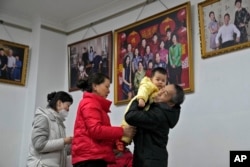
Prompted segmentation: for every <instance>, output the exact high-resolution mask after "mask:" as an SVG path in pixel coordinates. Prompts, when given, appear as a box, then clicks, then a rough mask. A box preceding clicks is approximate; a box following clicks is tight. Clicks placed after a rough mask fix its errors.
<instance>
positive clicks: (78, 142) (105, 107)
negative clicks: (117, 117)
mask: <svg viewBox="0 0 250 167" xmlns="http://www.w3.org/2000/svg"><path fill="white" fill-rule="evenodd" d="M78 87H79V88H80V89H82V91H84V93H83V98H82V100H81V101H80V103H79V106H78V110H77V115H76V120H75V126H74V138H73V141H72V164H73V166H74V167H107V164H108V163H113V162H115V155H114V153H113V145H114V142H115V140H117V139H121V137H122V136H123V135H126V136H129V137H133V136H134V134H135V129H134V128H133V127H129V126H126V127H114V126H111V124H110V119H109V116H108V112H110V110H109V108H110V105H111V101H109V100H107V99H106V98H107V96H108V94H109V93H110V90H109V88H110V80H109V78H108V77H107V76H106V75H104V74H102V73H93V74H92V75H90V76H89V77H88V79H87V80H82V81H81V82H79V84H78Z"/></svg>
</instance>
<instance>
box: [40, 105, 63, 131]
mask: <svg viewBox="0 0 250 167" xmlns="http://www.w3.org/2000/svg"><path fill="white" fill-rule="evenodd" d="M38 111H39V112H37V114H39V113H42V114H45V115H47V116H48V118H49V119H50V120H51V121H56V122H57V123H59V124H61V125H62V126H63V127H64V128H65V125H64V123H63V121H64V120H62V119H61V118H60V117H59V114H58V113H57V112H56V111H55V110H53V109H52V108H46V109H43V108H41V107H38Z"/></svg>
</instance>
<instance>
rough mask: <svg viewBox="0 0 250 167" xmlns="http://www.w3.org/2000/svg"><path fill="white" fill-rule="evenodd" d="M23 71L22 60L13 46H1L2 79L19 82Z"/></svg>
mask: <svg viewBox="0 0 250 167" xmlns="http://www.w3.org/2000/svg"><path fill="white" fill-rule="evenodd" d="M21 73H22V60H21V59H20V56H19V54H18V53H15V52H14V50H13V49H12V48H0V79H7V80H12V81H17V82H19V81H20V80H21Z"/></svg>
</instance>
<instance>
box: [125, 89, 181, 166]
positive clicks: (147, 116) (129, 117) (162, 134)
mask: <svg viewBox="0 0 250 167" xmlns="http://www.w3.org/2000/svg"><path fill="white" fill-rule="evenodd" d="M183 101H184V91H183V89H182V88H181V87H180V86H178V85H176V84H170V85H166V86H165V88H163V89H161V90H160V91H159V93H158V95H157V96H156V98H155V99H154V103H152V104H151V105H150V108H149V110H148V111H143V108H140V107H138V102H137V100H134V101H133V102H132V104H131V106H130V108H129V110H128V112H127V113H126V115H125V120H126V121H127V123H128V124H129V125H132V126H136V129H137V130H136V135H135V136H134V138H133V140H134V146H135V147H134V157H133V167H155V166H157V167H167V164H168V152H167V148H166V146H167V142H168V133H169V129H170V128H173V127H174V126H175V125H176V124H177V122H178V120H179V115H180V105H181V104H182V103H183Z"/></svg>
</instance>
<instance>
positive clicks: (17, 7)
mask: <svg viewBox="0 0 250 167" xmlns="http://www.w3.org/2000/svg"><path fill="white" fill-rule="evenodd" d="M151 1H152V0H151ZM145 2H148V0H0V17H1V14H3V13H4V14H7V15H8V16H11V17H15V18H19V19H26V20H29V21H30V20H31V19H32V18H33V17H34V16H36V17H40V18H41V19H42V20H45V21H46V22H51V23H52V22H53V23H56V24H58V25H59V24H60V25H62V26H64V27H65V26H67V25H69V24H71V23H73V22H77V21H79V20H84V19H85V20H86V18H89V19H90V18H91V17H92V16H93V15H96V16H98V17H99V18H100V17H105V15H107V16H108V14H114V13H116V12H119V11H120V10H124V9H128V8H131V7H133V6H135V5H138V4H141V3H145ZM98 17H97V18H98ZM0 20H1V18H0ZM93 21H96V20H93ZM78 26H80V25H78Z"/></svg>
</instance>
